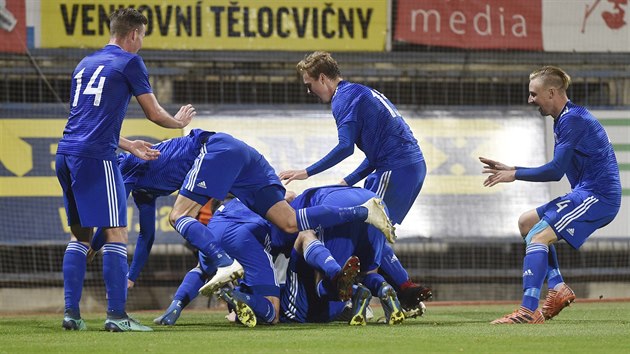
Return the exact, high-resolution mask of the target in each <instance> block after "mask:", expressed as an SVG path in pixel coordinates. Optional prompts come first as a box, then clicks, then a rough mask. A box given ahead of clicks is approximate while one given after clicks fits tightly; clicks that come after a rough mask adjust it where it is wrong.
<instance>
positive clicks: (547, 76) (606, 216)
mask: <svg viewBox="0 0 630 354" xmlns="http://www.w3.org/2000/svg"><path fill="white" fill-rule="evenodd" d="M570 83H571V78H570V77H569V75H567V73H566V72H564V71H563V70H562V69H560V68H557V67H553V66H545V67H543V68H540V69H538V70H535V71H534V72H532V73H531V74H530V76H529V98H528V103H529V104H533V105H536V106H538V110H539V111H540V114H541V115H543V116H551V117H552V118H553V120H554V123H553V130H554V138H555V144H554V154H553V160H552V161H551V162H549V163H547V164H545V165H543V166H539V167H535V168H525V167H514V166H507V165H505V164H502V163H500V162H498V161H494V160H490V159H487V158H483V157H481V158H480V161H481V162H482V163H483V164H484V170H483V172H484V173H489V174H490V175H489V176H488V178H487V179H486V180H485V181H484V183H483V185H484V186H487V187H492V186H494V185H496V184H498V183H509V182H513V181H515V180H521V181H530V182H547V181H559V180H560V179H561V178H562V177H563V176H565V175H566V176H567V178H568V180H569V183H570V184H571V192H569V193H568V194H566V195H565V196H562V197H558V198H556V199H554V200H552V201H550V202H549V203H547V204H544V205H542V206H540V207H538V208H536V209H534V210H530V211H527V212H525V213H524V214H523V215H521V217H520V218H519V221H518V225H519V229H520V231H521V235H522V236H523V238H524V240H525V243H526V245H527V246H526V249H525V258H524V259H523V299H522V302H521V306H520V308H518V309H517V310H516V311H514V312H513V313H511V314H507V315H505V316H503V317H501V318H498V319H496V320H494V321H492V323H493V324H513V323H543V322H545V319H551V318H553V317H554V316H556V315H557V314H558V313H560V311H562V309H563V308H565V307H566V306H568V305H569V304H570V303H571V302H573V301H574V300H575V294H574V293H573V290H571V288H569V286H568V285H566V284H565V283H564V279H563V278H562V275H561V274H560V269H559V264H558V257H557V254H556V249H555V247H554V245H553V244H554V243H555V242H557V241H558V240H565V241H566V242H567V243H568V244H569V245H571V247H573V248H575V249H578V248H580V247H581V246H582V244H584V242H585V241H586V240H587V239H588V237H589V236H590V235H591V234H592V233H593V232H595V230H597V229H599V228H602V227H604V226H606V225H607V224H608V223H610V222H611V221H612V220H613V219H614V218H615V216H616V215H617V213H618V212H619V208H620V205H621V182H620V179H619V165H618V163H617V158H616V156H615V152H614V150H613V147H612V144H611V142H610V139H609V138H608V135H607V134H606V131H605V130H604V128H603V127H602V125H601V123H599V121H598V120H597V118H595V117H594V116H593V115H592V114H591V113H590V112H589V111H588V110H587V109H586V108H584V107H581V106H578V105H576V104H574V103H573V102H571V101H569V99H568V97H567V88H568V87H569V84H570ZM545 278H546V279H547V285H548V289H549V292H548V293H547V296H546V298H545V303H544V305H543V307H542V311H540V310H538V302H539V300H540V289H541V288H542V286H543V284H544V282H545Z"/></svg>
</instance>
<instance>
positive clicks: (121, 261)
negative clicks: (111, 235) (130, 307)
mask: <svg viewBox="0 0 630 354" xmlns="http://www.w3.org/2000/svg"><path fill="white" fill-rule="evenodd" d="M128 271H129V266H128V265H127V245H125V244H124V243H119V242H108V243H105V245H104V246H103V279H104V280H105V292H106V294H107V317H108V318H116V319H118V318H124V317H126V313H125V303H126V302H127V272H128Z"/></svg>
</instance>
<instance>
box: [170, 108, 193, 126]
mask: <svg viewBox="0 0 630 354" xmlns="http://www.w3.org/2000/svg"><path fill="white" fill-rule="evenodd" d="M195 115H197V112H196V111H195V107H193V105H191V104H187V105H185V106H182V107H181V108H180V109H179V112H177V113H176V114H175V116H174V118H175V119H176V120H178V121H179V122H180V123H181V124H182V126H181V127H180V128H184V127H185V126H187V125H188V123H190V121H191V120H192V119H193V117H194V116H195Z"/></svg>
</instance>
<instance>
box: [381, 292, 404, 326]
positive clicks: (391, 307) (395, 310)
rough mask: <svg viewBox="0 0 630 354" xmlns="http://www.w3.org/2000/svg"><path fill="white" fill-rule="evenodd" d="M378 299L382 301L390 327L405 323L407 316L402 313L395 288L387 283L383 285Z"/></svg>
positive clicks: (386, 320)
mask: <svg viewBox="0 0 630 354" xmlns="http://www.w3.org/2000/svg"><path fill="white" fill-rule="evenodd" d="M378 297H379V298H380V299H381V305H382V306H383V312H384V313H385V322H386V323H388V324H390V325H396V324H400V323H403V321H404V320H405V314H404V313H403V311H402V307H401V306H400V302H399V301H398V297H397V296H396V291H395V290H394V288H392V286H391V285H389V284H387V283H383V285H382V286H381V288H380V289H379V290H378Z"/></svg>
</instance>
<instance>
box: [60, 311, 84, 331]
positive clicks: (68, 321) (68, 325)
mask: <svg viewBox="0 0 630 354" xmlns="http://www.w3.org/2000/svg"><path fill="white" fill-rule="evenodd" d="M61 327H63V329H65V330H67V331H87V325H86V324H85V321H83V319H81V318H72V317H70V316H68V315H64V316H63V321H62V322H61Z"/></svg>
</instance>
